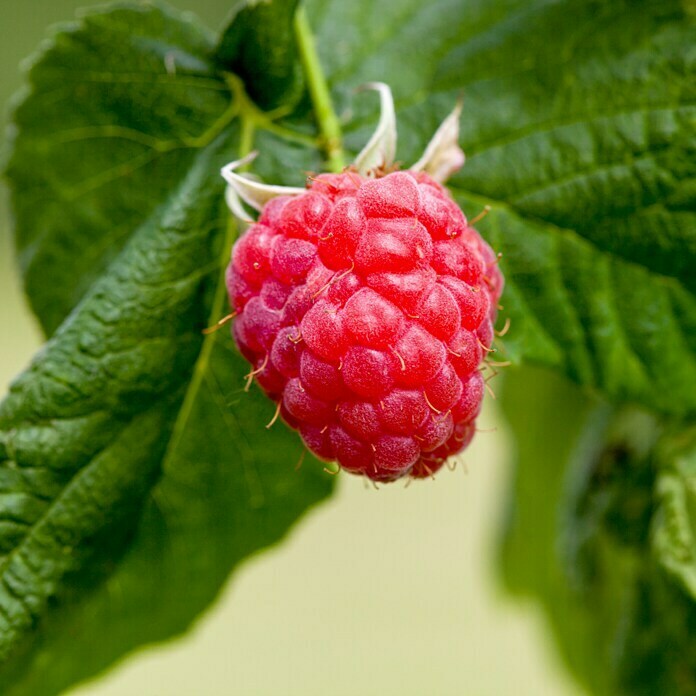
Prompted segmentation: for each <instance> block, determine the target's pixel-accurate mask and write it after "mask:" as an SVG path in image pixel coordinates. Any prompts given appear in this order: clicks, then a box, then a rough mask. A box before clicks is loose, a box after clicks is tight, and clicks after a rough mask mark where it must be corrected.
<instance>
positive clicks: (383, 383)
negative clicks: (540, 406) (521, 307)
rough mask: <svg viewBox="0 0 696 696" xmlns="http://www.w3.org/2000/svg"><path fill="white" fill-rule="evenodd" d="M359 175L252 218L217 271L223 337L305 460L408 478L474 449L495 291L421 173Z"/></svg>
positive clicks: (445, 203)
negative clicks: (223, 299)
mask: <svg viewBox="0 0 696 696" xmlns="http://www.w3.org/2000/svg"><path fill="white" fill-rule="evenodd" d="M370 173H371V176H364V175H362V174H361V173H359V172H358V171H356V170H355V169H348V170H346V171H344V172H343V173H340V174H320V175H319V176H317V177H316V178H312V179H310V180H308V185H307V189H306V190H304V191H303V192H301V193H299V192H298V190H293V192H292V195H278V196H276V197H273V198H272V199H271V200H269V201H268V202H266V203H265V205H263V207H262V209H261V214H260V217H259V219H258V222H256V223H254V224H252V225H251V226H250V228H249V229H248V231H247V232H246V233H245V234H244V235H243V236H242V237H241V238H240V239H239V240H238V241H237V243H236V244H235V246H234V249H233V253H232V260H231V263H230V266H229V268H228V272H227V286H228V290H229V297H230V303H231V305H232V308H233V309H234V311H235V312H236V313H237V317H236V319H235V323H234V327H233V334H234V338H235V341H236V343H237V345H238V347H239V349H240V351H241V352H242V354H243V355H244V357H245V358H246V359H247V360H248V361H249V362H250V363H251V365H252V371H253V374H254V376H255V378H256V380H257V382H258V384H259V385H260V386H261V388H262V389H263V390H264V391H265V393H266V394H267V395H268V396H269V398H271V399H272V400H273V401H275V402H276V403H277V404H278V405H279V409H280V414H281V416H282V418H283V419H284V420H285V422H286V423H287V424H288V425H289V426H290V427H292V428H295V429H296V430H298V431H299V433H300V435H301V437H302V439H303V440H304V442H305V444H306V445H307V447H308V448H309V449H310V450H311V451H312V452H313V453H314V454H315V455H316V456H317V457H319V458H320V459H323V460H326V461H336V462H337V463H338V464H339V465H340V467H341V468H342V469H344V470H346V471H348V472H350V473H353V474H359V475H364V476H367V477H368V478H370V479H373V480H374V481H393V480H396V479H399V478H402V477H404V476H411V477H415V478H422V477H426V476H430V475H432V474H433V473H434V472H436V471H437V470H439V469H440V468H441V467H442V466H443V464H444V463H445V461H446V460H447V458H448V457H450V456H452V455H454V454H456V453H458V452H460V451H462V450H463V449H464V448H465V447H466V446H467V445H468V444H469V442H470V441H471V438H472V437H473V434H474V430H475V421H476V417H477V416H478V414H479V411H480V408H481V403H482V400H483V395H484V381H483V377H482V375H481V372H480V367H481V365H482V361H483V359H484V358H485V355H486V353H487V352H488V351H489V350H490V347H491V341H492V337H493V323H494V321H495V318H496V309H497V305H498V299H499V297H500V293H501V291H502V287H503V279H502V275H501V273H500V270H499V268H498V265H497V260H498V259H497V257H496V255H495V254H494V253H493V251H492V250H491V248H490V247H489V246H488V245H487V244H486V242H485V241H483V239H482V238H481V237H480V235H479V234H478V233H477V232H476V230H474V229H473V228H472V227H470V226H469V225H468V224H467V220H466V218H465V216H464V214H463V213H462V211H461V210H460V208H459V207H458V206H457V204H456V203H455V202H454V200H453V199H452V197H451V196H450V194H449V192H448V191H447V189H446V188H445V187H444V186H443V185H442V184H440V183H439V182H438V181H436V180H435V179H434V178H433V177H432V176H431V175H430V174H428V173H427V172H426V171H413V170H405V171H392V172H391V173H387V174H384V175H381V173H380V172H379V171H378V172H377V173H376V174H375V172H374V171H373V172H370Z"/></svg>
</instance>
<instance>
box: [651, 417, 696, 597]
mask: <svg viewBox="0 0 696 696" xmlns="http://www.w3.org/2000/svg"><path fill="white" fill-rule="evenodd" d="M694 435H695V431H694V429H693V428H692V429H691V430H690V431H687V432H686V433H684V434H682V435H680V436H679V437H678V438H675V439H674V441H673V442H672V443H670V444H671V447H670V450H669V451H668V452H667V453H665V455H664V459H665V462H664V466H663V469H662V471H661V472H660V474H659V476H658V480H657V497H658V503H659V505H658V509H657V514H656V516H655V524H654V529H653V534H654V536H653V546H654V549H655V552H656V555H657V557H658V559H659V561H660V562H661V563H662V565H663V566H664V568H665V569H666V570H667V571H668V572H669V573H671V574H672V575H673V576H674V578H675V579H676V580H677V581H678V582H680V583H681V585H682V588H683V590H684V592H686V593H687V594H688V595H689V596H691V598H692V599H693V600H694V601H696V440H695V437H694Z"/></svg>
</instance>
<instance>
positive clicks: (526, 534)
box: [502, 373, 696, 696]
mask: <svg viewBox="0 0 696 696" xmlns="http://www.w3.org/2000/svg"><path fill="white" fill-rule="evenodd" d="M532 380H533V381H534V383H535V384H536V385H541V389H540V392H541V394H542V395H543V399H542V401H540V402H539V406H540V408H539V410H538V411H536V416H530V415H529V413H522V412H521V411H520V410H519V406H520V403H521V400H523V399H525V398H526V395H527V394H528V393H529V389H530V384H531V383H532ZM563 392H565V393H563ZM547 396H551V398H550V399H547V398H546V397H547ZM559 397H561V398H559ZM503 403H504V404H505V407H506V414H507V416H508V419H509V421H510V424H511V426H512V428H513V430H514V432H515V434H516V436H517V438H518V443H519V450H518V457H517V480H516V481H515V485H514V503H513V505H512V512H511V516H510V519H509V524H508V527H507V529H506V533H505V537H504V544H503V550H504V553H503V558H502V561H503V570H504V575H505V580H506V582H507V583H508V585H509V586H511V587H512V588H514V589H515V590H516V591H517V592H518V593H524V594H531V595H532V596H534V597H536V598H537V599H538V600H539V601H540V603H541V604H542V606H543V608H544V609H545V611H546V613H547V616H548V620H549V622H550V624H551V626H552V628H553V631H554V633H555V635H556V638H557V640H558V645H559V647H560V649H561V651H562V653H563V656H564V657H565V659H566V661H567V663H568V665H569V667H570V668H571V669H572V670H573V672H574V674H575V675H576V676H577V677H578V679H580V681H582V682H583V683H584V685H585V686H587V687H588V689H589V690H590V692H591V693H595V694H602V695H606V696H610V695H611V696H623V695H625V696H637V695H645V696H648V695H649V694H650V695H652V694H671V695H674V696H692V695H693V694H695V693H696V681H695V680H694V679H693V676H694V665H696V638H694V636H695V635H696V633H695V632H694V631H695V630H696V603H695V602H694V597H693V595H688V594H686V593H685V592H684V587H683V586H680V585H679V584H678V583H675V582H674V581H673V578H672V576H671V575H670V574H667V573H665V572H664V568H663V566H662V565H661V563H660V560H661V559H660V558H659V553H658V554H654V553H652V551H651V532H650V530H651V525H654V523H655V521H656V520H659V519H660V512H659V511H657V512H656V498H655V495H654V492H653V491H654V488H655V477H656V471H657V463H656V461H655V456H656V454H655V453H656V452H658V451H659V450H658V449H656V441H657V438H658V436H659V435H660V433H661V429H660V428H659V427H657V426H656V424H655V422H654V420H653V419H652V418H650V417H648V416H646V415H645V414H640V413H635V412H631V411H629V412H620V413H616V412H615V411H614V410H612V409H610V408H608V407H607V406H605V405H601V404H600V405H598V406H596V407H595V410H594V412H589V416H588V410H587V407H588V406H589V405H590V404H589V403H588V402H587V400H583V399H582V397H580V395H579V394H578V393H577V389H575V388H571V386H570V385H566V387H565V388H564V387H563V385H562V384H561V383H560V382H558V380H557V378H553V379H552V378H551V377H550V376H545V375H542V374H539V373H528V374H526V375H525V374H522V375H519V374H513V375H510V377H509V378H508V379H507V381H506V383H505V391H504V401H503ZM568 403H571V404H572V403H574V404H581V405H582V404H583V403H584V409H583V410H581V411H576V415H577V416H578V418H576V420H575V423H576V425H579V424H582V423H585V427H584V432H583V433H582V434H581V435H580V436H579V437H578V430H577V427H576V432H575V435H574V436H572V438H571V440H570V444H571V445H572V452H569V448H568V445H569V442H568V441H565V442H562V441H560V440H559V439H557V438H552V439H550V440H549V439H548V438H546V437H544V433H547V432H549V431H554V430H555V429H556V427H557V426H558V425H559V423H561V422H564V421H565V419H566V417H567V416H568V415H569V410H568V407H567V404H568ZM559 404H564V405H563V406H562V407H561V410H560V413H559V412H558V409H559ZM563 427H564V426H561V428H563ZM565 427H567V426H565ZM552 460H553V461H554V465H555V466H553V467H551V466H549V463H550V462H551V461H552Z"/></svg>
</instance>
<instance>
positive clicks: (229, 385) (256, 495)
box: [0, 6, 332, 696]
mask: <svg viewBox="0 0 696 696" xmlns="http://www.w3.org/2000/svg"><path fill="white" fill-rule="evenodd" d="M213 47H214V43H213V41H212V40H210V38H209V37H207V36H206V34H205V32H203V31H201V30H200V29H197V28H196V27H195V26H194V25H193V24H191V21H190V20H189V19H186V18H179V17H177V16H176V15H173V14H170V13H168V12H164V11H162V10H160V9H155V8H152V7H147V6H139V7H137V8H132V9H123V8H119V9H116V10H114V11H112V12H106V13H96V14H89V15H86V16H85V17H84V18H83V19H82V20H81V21H80V22H78V23H76V24H73V25H70V26H68V27H65V28H64V29H63V31H62V32H61V33H58V34H56V35H55V37H54V39H53V41H52V43H51V44H50V45H49V46H48V47H47V48H46V49H45V50H44V51H43V53H42V54H41V56H39V57H38V58H37V59H35V61H34V64H33V66H32V68H31V72H30V80H31V83H32V91H31V93H30V94H29V95H28V96H27V97H26V98H25V100H24V101H23V103H22V104H21V105H20V106H19V108H18V111H17V114H16V119H15V122H16V125H17V129H18V132H17V134H16V136H15V141H14V153H13V157H12V159H11V162H10V166H9V171H8V173H9V177H10V181H11V184H12V188H13V203H14V207H15V213H16V217H17V243H18V247H19V250H20V255H21V258H22V260H23V262H24V268H25V273H26V282H27V291H28V294H29V296H30V298H31V300H32V303H33V306H34V309H35V310H36V312H37V314H38V315H39V317H40V318H41V320H42V321H43V323H44V325H45V326H46V327H47V329H48V330H49V331H50V332H52V331H53V330H54V328H55V327H56V326H57V324H58V323H59V322H61V321H62V320H63V319H64V318H65V317H66V315H67V318H65V321H64V322H63V323H62V325H61V326H60V328H59V329H57V330H56V331H55V333H54V335H53V337H52V338H51V340H50V341H49V342H48V344H47V346H46V347H45V349H44V350H43V351H42V352H41V353H40V354H39V355H38V357H37V358H36V360H35V361H34V363H33V364H32V365H31V367H30V368H29V369H28V370H27V372H25V373H24V374H23V375H22V376H21V377H20V378H19V379H18V380H17V381H16V383H15V384H14V385H13V387H12V389H11V391H10V394H9V396H8V397H7V398H6V400H5V401H4V402H3V403H2V405H1V406H0V554H1V556H0V692H2V693H3V694H7V695H8V696H9V695H11V694H31V695H32V696H40V695H41V694H54V693H58V692H59V691H61V690H62V689H64V688H66V687H67V686H69V685H70V684H72V683H74V682H75V681H76V680H79V679H82V678H85V677H87V676H90V675H92V674H94V673H95V672H97V671H99V670H101V669H103V668H104V667H106V666H108V665H109V664H110V663H111V662H112V661H113V660H114V659H115V658H117V657H119V656H120V655H122V654H123V653H124V652H127V651H128V650H131V649H133V648H134V647H136V646H137V645H140V644H142V643H144V642H148V641H154V640H162V639H165V638H168V637H170V636H171V635H173V634H176V633H179V632H181V631H183V630H185V629H186V628H187V627H188V626H189V625H190V623H191V622H192V620H193V619H194V618H195V617H196V616H197V614H198V613H199V612H200V611H202V610H203V609H204V608H205V607H206V606H207V605H208V604H209V603H210V602H211V601H212V600H213V599H214V598H215V596H216V595H217V593H218V591H219V589H220V587H221V585H222V584H223V582H224V581H225V579H226V578H227V576H228V574H229V572H230V570H231V569H232V568H234V567H235V566H236V565H237V564H238V563H239V562H240V561H241V560H243V559H244V558H245V557H247V556H249V555H250V554H251V553H253V552H254V551H256V550H258V549H260V548H262V547H264V546H267V545H269V544H271V543H274V542H276V541H277V540H278V539H279V538H281V537H282V536H283V535H284V534H285V533H286V531H287V529H288V528H289V526H290V525H291V524H292V523H293V522H294V521H295V520H296V519H297V518H298V517H299V516H300V515H301V514H302V513H303V512H304V511H305V510H306V509H307V508H308V507H309V506H311V505H312V504H314V503H316V502H317V501H319V500H320V499H321V498H323V497H325V496H326V495H328V493H329V492H330V490H331V483H332V481H331V480H330V478H329V477H327V476H326V475H325V474H323V473H321V471H320V469H319V468H318V467H316V466H313V465H311V464H306V465H305V467H304V469H303V470H302V471H300V472H295V470H294V467H295V464H296V463H297V462H298V460H299V458H300V453H301V446H300V444H299V442H298V440H297V438H296V436H295V435H294V434H291V433H290V432H289V431H287V430H286V429H284V428H282V427H280V426H278V427H276V428H275V429H274V430H273V431H270V432H269V431H266V430H265V429H264V428H263V425H264V423H266V422H268V420H270V418H271V416H272V412H273V407H272V405H270V404H269V403H268V402H267V400H266V399H265V398H264V397H262V395H261V394H260V393H257V392H253V393H252V394H246V393H244V392H243V391H242V389H241V386H242V379H241V377H242V375H243V372H244V369H245V368H244V366H243V360H242V359H241V358H240V357H239V356H238V355H237V353H236V352H235V351H234V349H233V347H232V341H231V337H230V336H229V332H227V331H224V332H220V333H219V334H218V335H215V336H211V337H208V338H207V339H206V340H205V341H203V337H202V335H201V329H202V328H203V327H204V326H206V325H207V324H208V322H210V321H211V317H212V318H214V319H217V318H218V317H219V316H221V315H222V314H224V312H225V305H226V300H225V295H226V292H225V287H224V283H223V281H222V278H221V277H220V273H221V269H222V268H223V267H224V265H225V259H226V257H229V245H230V238H229V237H230V232H231V230H229V231H228V232H227V233H226V231H225V230H226V229H227V228H228V227H229V225H228V222H227V220H228V217H229V216H228V213H227V211H226V208H225V206H224V199H223V192H224V186H223V181H222V179H221V177H220V176H219V169H220V167H221V166H222V164H224V163H225V162H226V161H228V160H229V159H231V158H232V157H234V156H235V155H236V153H237V152H238V150H239V145H240V138H241V136H240V133H241V132H244V131H245V130H246V131H248V130H249V128H250V122H251V120H254V119H255V120H254V125H255V126H257V127H258V128H262V127H263V126H264V125H265V124H266V122H265V121H264V122H261V120H260V119H261V117H260V116H259V112H257V111H256V110H255V109H254V107H253V106H252V105H251V104H250V103H249V102H248V101H246V100H245V98H244V95H243V93H242V92H241V90H240V88H239V86H238V85H237V83H236V82H234V81H233V80H232V78H225V77H224V76H222V75H220V74H219V73H218V72H217V71H216V69H215V68H214V67H213V64H212V62H211V60H210V58H209V57H208V56H209V55H211V53H212V50H213ZM263 137H265V138H268V137H273V136H270V135H265V136H263ZM291 149H292V143H291V144H290V146H288V145H285V144H283V145H282V146H280V147H279V148H278V150H279V156H281V157H282V152H288V151H289V150H291ZM309 157H311V155H310V156H309ZM71 310H72V311H71ZM252 443H253V444H252Z"/></svg>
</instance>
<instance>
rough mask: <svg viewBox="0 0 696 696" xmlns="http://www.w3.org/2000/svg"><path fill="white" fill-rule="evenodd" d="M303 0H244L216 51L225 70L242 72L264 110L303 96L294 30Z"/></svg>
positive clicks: (236, 9)
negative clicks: (300, 91) (300, 90)
mask: <svg viewBox="0 0 696 696" xmlns="http://www.w3.org/2000/svg"><path fill="white" fill-rule="evenodd" d="M298 1H299V0H240V1H239V2H237V6H236V7H234V9H233V10H232V17H231V18H230V22H229V24H228V26H227V28H226V29H225V30H224V31H223V33H222V36H221V38H220V42H219V45H218V48H217V51H216V57H217V60H218V62H219V63H220V64H221V66H222V67H224V69H226V70H229V71H231V72H234V73H236V74H237V75H239V76H240V77H241V78H242V79H243V80H244V82H245V83H246V84H247V89H248V90H249V94H250V96H251V97H252V98H253V99H254V101H255V102H256V103H257V104H259V105H260V106H261V107H263V108H264V109H272V108H274V107H277V106H280V105H287V104H288V102H291V101H294V99H295V98H298V97H299V96H300V95H299V86H300V82H301V79H300V71H299V66H298V64H297V62H296V57H297V48H296V45H295V35H294V33H293V31H292V27H293V20H294V17H295V10H296V9H297V5H298Z"/></svg>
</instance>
